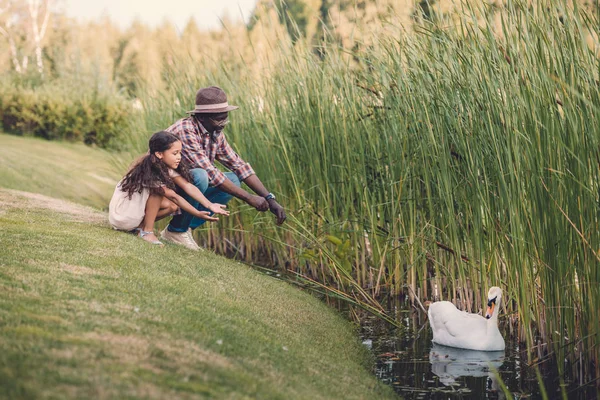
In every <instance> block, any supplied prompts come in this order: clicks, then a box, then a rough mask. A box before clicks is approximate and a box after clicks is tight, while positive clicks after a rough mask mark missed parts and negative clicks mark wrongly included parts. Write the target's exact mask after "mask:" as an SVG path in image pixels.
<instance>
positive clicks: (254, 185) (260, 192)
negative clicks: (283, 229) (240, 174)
mask: <svg viewBox="0 0 600 400" xmlns="http://www.w3.org/2000/svg"><path fill="white" fill-rule="evenodd" d="M244 183H245V184H246V185H248V186H249V187H250V189H252V190H253V191H254V193H256V194H257V195H253V194H250V193H248V192H247V191H245V190H244V189H242V188H240V187H237V186H236V185H234V184H233V182H231V181H230V180H229V179H225V181H223V183H221V184H220V185H219V186H218V188H219V190H222V191H224V192H226V193H229V194H230V195H232V196H235V197H237V198H238V199H240V200H243V201H245V202H246V203H248V204H249V205H251V206H252V207H254V208H256V209H257V210H258V211H267V210H270V211H271V212H272V213H273V214H275V216H276V217H277V225H281V224H282V223H283V221H285V219H286V215H285V211H284V209H283V207H282V206H281V205H280V204H279V203H277V201H276V200H275V199H270V200H266V199H265V196H266V195H268V194H269V191H268V190H267V189H266V188H265V186H264V185H263V184H262V182H261V181H260V179H258V176H256V175H255V174H252V175H250V176H248V177H247V178H246V179H244Z"/></svg>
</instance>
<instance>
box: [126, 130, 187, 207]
mask: <svg viewBox="0 0 600 400" xmlns="http://www.w3.org/2000/svg"><path fill="white" fill-rule="evenodd" d="M178 141H179V139H178V138H177V136H175V135H173V134H171V133H169V132H166V131H160V132H156V133H155V134H153V135H152V136H151V137H150V141H149V142H148V148H149V150H148V153H147V154H146V155H144V156H142V157H140V158H139V159H138V160H136V161H135V162H134V163H133V165H132V167H131V168H130V169H129V171H128V172H127V174H125V177H123V180H122V181H121V190H122V191H124V192H126V193H127V195H128V196H129V198H130V199H131V196H132V195H133V194H134V193H135V192H138V193H141V192H142V191H143V190H144V189H148V190H150V193H151V194H160V195H162V194H164V190H163V186H166V187H168V188H169V189H173V190H175V189H176V187H175V183H174V182H173V179H172V178H171V177H170V176H169V167H167V165H166V164H165V163H164V162H162V161H161V160H160V159H159V158H158V157H157V156H156V153H157V152H163V151H167V150H169V149H170V148H171V146H173V143H175V142H178ZM176 171H177V173H179V175H181V176H182V177H183V178H185V179H186V180H188V181H190V180H191V176H190V172H189V167H188V165H187V163H186V162H185V161H184V160H183V158H182V159H181V162H180V163H179V166H178V167H177V169H176Z"/></svg>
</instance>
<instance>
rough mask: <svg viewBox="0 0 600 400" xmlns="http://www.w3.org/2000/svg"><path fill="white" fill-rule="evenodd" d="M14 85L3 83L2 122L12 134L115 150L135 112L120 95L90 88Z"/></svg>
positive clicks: (54, 84) (60, 82)
mask: <svg viewBox="0 0 600 400" xmlns="http://www.w3.org/2000/svg"><path fill="white" fill-rule="evenodd" d="M15 83H16V82H15V81H12V82H11V81H8V80H4V81H2V82H0V121H1V122H2V128H3V129H4V130H5V131H6V132H9V133H13V134H18V135H31V136H37V137H42V138H45V139H48V140H68V141H74V142H84V143H86V144H93V145H98V146H101V147H114V146H115V144H116V142H117V141H118V139H119V137H120V136H122V132H123V131H124V130H125V127H126V126H127V123H128V120H129V119H130V118H129V117H130V114H131V113H132V112H133V108H132V106H131V102H130V101H129V100H127V99H126V98H125V97H123V96H122V95H120V94H119V93H116V92H115V91H113V90H110V89H106V88H98V87H97V86H98V85H94V84H89V83H86V82H79V81H71V82H69V81H67V80H63V79H61V80H55V81H51V82H47V83H43V84H42V85H35V86H33V87H28V86H27V85H25V84H22V83H20V82H18V83H17V84H16V85H15Z"/></svg>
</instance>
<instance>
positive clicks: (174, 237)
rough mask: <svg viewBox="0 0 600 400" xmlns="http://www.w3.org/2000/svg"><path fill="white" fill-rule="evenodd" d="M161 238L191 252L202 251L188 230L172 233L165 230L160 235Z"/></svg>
mask: <svg viewBox="0 0 600 400" xmlns="http://www.w3.org/2000/svg"><path fill="white" fill-rule="evenodd" d="M160 237H161V239H164V240H167V241H169V242H172V243H175V244H180V245H182V246H185V247H187V248H188V249H190V250H194V251H199V250H201V249H200V246H198V244H197V243H196V241H195V240H194V238H193V237H192V230H191V229H188V230H187V232H171V231H170V230H169V229H168V228H165V229H163V231H162V232H161V233H160Z"/></svg>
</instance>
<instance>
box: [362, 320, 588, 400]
mask: <svg viewBox="0 0 600 400" xmlns="http://www.w3.org/2000/svg"><path fill="white" fill-rule="evenodd" d="M392 315H393V314H392ZM396 315H400V316H404V317H403V318H401V320H402V322H403V325H404V327H405V328H404V329H398V328H394V327H390V326H389V325H387V324H385V323H383V322H381V321H380V320H377V319H375V318H373V317H365V318H363V320H362V322H361V339H362V340H363V344H364V345H365V346H367V347H368V348H370V349H371V350H372V352H373V354H374V355H375V357H376V358H377V366H376V374H377V377H378V378H379V379H381V380H382V381H383V382H385V383H387V384H389V385H391V386H392V387H393V388H394V390H395V391H396V392H397V393H398V394H400V395H401V396H402V397H404V398H405V399H542V398H543V396H542V393H541V389H540V386H539V384H538V380H537V377H536V370H535V368H533V367H531V366H529V365H528V361H527V354H526V352H524V351H523V349H522V348H520V347H519V344H518V343H516V342H514V341H511V340H510V339H509V340H507V338H508V335H507V334H506V333H505V334H504V337H505V341H506V350H505V351H503V352H482V351H474V350H462V349H456V348H452V347H445V346H440V345H436V344H434V343H432V342H431V338H432V332H431V328H430V327H429V323H428V321H427V318H426V317H425V314H424V313H422V312H416V311H414V310H410V311H409V310H405V311H400V312H399V313H397V314H396ZM539 370H540V373H541V376H542V379H543V381H544V386H545V390H546V393H547V395H548V398H549V399H562V398H563V397H562V394H561V382H560V379H559V377H558V376H557V365H556V360H549V361H545V362H544V363H542V364H540V365H539ZM565 370H571V366H570V365H568V363H566V362H565ZM495 371H497V374H496V373H495ZM498 376H499V377H500V378H501V380H499V379H498ZM502 382H503V383H502ZM502 385H505V386H506V390H505V391H504V390H503V389H502ZM564 391H565V393H567V398H568V399H577V400H589V399H597V398H598V389H597V388H596V387H595V386H594V385H587V386H583V385H580V383H579V382H576V381H575V379H569V380H567V381H565V382H564Z"/></svg>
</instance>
